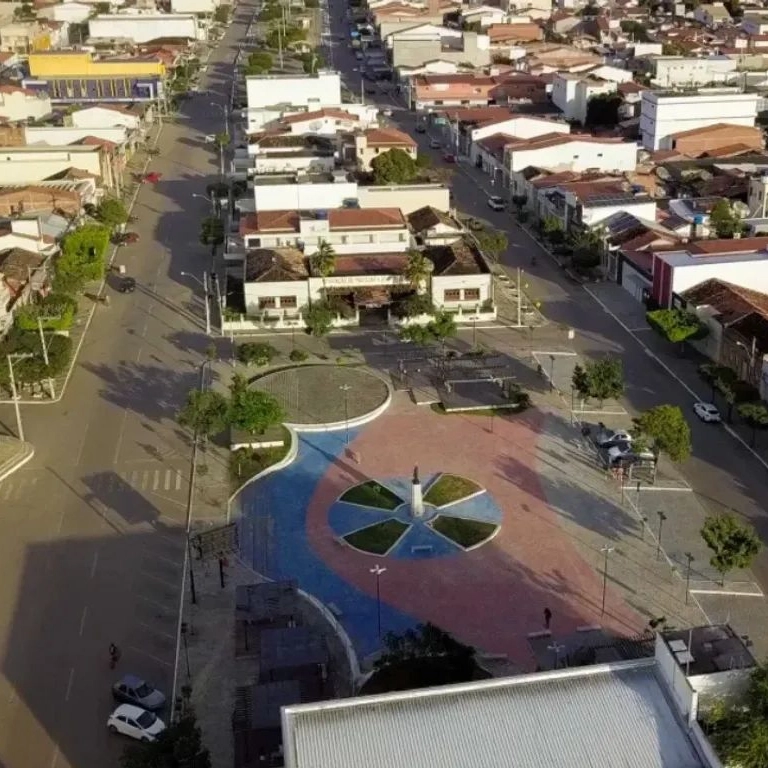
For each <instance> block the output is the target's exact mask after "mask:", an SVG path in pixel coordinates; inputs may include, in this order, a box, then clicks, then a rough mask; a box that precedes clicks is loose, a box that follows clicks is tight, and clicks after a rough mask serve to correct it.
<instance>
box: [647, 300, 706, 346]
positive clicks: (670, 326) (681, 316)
mask: <svg viewBox="0 0 768 768" xmlns="http://www.w3.org/2000/svg"><path fill="white" fill-rule="evenodd" d="M645 319H646V320H647V321H648V325H650V326H651V328H653V329H655V330H657V331H658V332H659V333H661V334H662V335H663V336H664V337H666V339H667V341H671V342H672V343H673V344H681V343H682V342H684V341H687V340H688V339H701V338H703V337H704V336H705V335H706V332H707V328H706V326H705V325H703V323H702V322H701V321H700V320H699V318H698V317H696V315H694V314H693V313H692V312H686V311H685V310H684V309H678V308H675V309H655V310H653V311H652V312H647V313H646V315H645Z"/></svg>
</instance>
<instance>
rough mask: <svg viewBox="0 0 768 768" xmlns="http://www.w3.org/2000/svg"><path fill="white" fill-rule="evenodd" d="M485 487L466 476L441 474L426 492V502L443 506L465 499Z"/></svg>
mask: <svg viewBox="0 0 768 768" xmlns="http://www.w3.org/2000/svg"><path fill="white" fill-rule="evenodd" d="M482 490H483V489H482V488H481V487H480V486H479V485H478V484H477V483H473V482H472V481H471V480H467V478H466V477H459V475H440V477H438V478H437V480H435V482H434V483H432V485H430V486H429V489H428V490H427V492H426V493H425V494H424V503H425V504H432V506H435V507H442V506H444V505H445V504H450V503H452V502H454V501H459V499H465V498H466V497H467V496H471V495H472V494H473V493H477V492H478V491H482Z"/></svg>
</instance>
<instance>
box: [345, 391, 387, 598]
mask: <svg viewBox="0 0 768 768" xmlns="http://www.w3.org/2000/svg"><path fill="white" fill-rule="evenodd" d="M339 389H340V390H341V391H342V392H343V393H344V443H345V445H349V394H348V393H349V390H350V389H352V387H351V386H350V385H349V384H342V385H341V386H340V387H339ZM377 583H378V581H377Z"/></svg>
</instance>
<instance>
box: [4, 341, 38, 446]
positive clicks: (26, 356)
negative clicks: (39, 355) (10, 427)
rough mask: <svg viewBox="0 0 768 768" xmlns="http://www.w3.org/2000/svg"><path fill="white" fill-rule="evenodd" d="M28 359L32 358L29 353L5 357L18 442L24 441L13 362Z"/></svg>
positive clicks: (16, 353)
mask: <svg viewBox="0 0 768 768" xmlns="http://www.w3.org/2000/svg"><path fill="white" fill-rule="evenodd" d="M30 357H34V355H33V354H32V353H31V352H11V353H9V354H8V355H6V358H7V360H8V372H9V374H10V381H11V397H12V398H13V407H14V409H15V411H16V428H17V431H18V433H19V440H21V441H22V442H23V441H24V426H23V425H22V423H21V408H19V393H18V392H17V391H16V377H15V376H14V375H13V361H14V360H27V359H29V358H30Z"/></svg>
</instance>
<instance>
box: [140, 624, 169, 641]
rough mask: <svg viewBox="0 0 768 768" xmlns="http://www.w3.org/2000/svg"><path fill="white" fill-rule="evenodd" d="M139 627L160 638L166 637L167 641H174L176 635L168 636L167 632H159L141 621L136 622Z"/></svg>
mask: <svg viewBox="0 0 768 768" xmlns="http://www.w3.org/2000/svg"><path fill="white" fill-rule="evenodd" d="M138 625H139V626H140V627H144V628H145V629H148V630H149V631H150V632H151V633H152V634H153V635H160V636H161V637H167V638H168V639H169V640H176V635H169V634H168V633H167V632H161V631H160V630H159V629H157V628H156V627H154V626H152V625H151V624H145V623H144V622H143V621H140V622H138Z"/></svg>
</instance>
